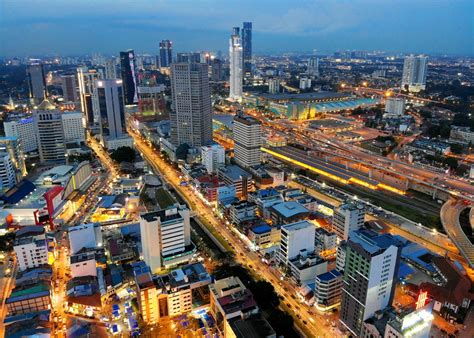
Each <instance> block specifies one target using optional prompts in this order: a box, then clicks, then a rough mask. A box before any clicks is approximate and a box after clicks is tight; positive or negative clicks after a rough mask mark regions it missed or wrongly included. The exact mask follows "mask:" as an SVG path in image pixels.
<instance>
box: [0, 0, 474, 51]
mask: <svg viewBox="0 0 474 338" xmlns="http://www.w3.org/2000/svg"><path fill="white" fill-rule="evenodd" d="M102 4H103V6H101V7H97V6H96V4H93V3H91V2H87V1H86V2H84V1H81V2H77V1H75V2H68V3H67V5H66V4H62V3H54V2H51V3H49V2H48V1H46V3H45V2H42V3H41V6H39V5H38V4H37V3H35V2H33V1H17V2H12V1H9V2H6V3H4V4H3V6H2V7H3V8H2V9H3V10H2V12H3V17H2V16H1V15H0V18H1V19H2V22H3V24H2V27H1V28H0V32H1V36H2V37H4V38H3V39H2V41H1V43H0V46H1V47H0V55H2V56H13V55H22V56H26V55H42V54H57V53H59V51H62V52H64V53H66V54H78V53H93V52H101V53H112V54H116V53H118V51H120V50H125V49H127V48H134V49H135V50H137V51H140V52H149V53H156V52H157V51H158V42H159V41H160V40H161V39H170V40H172V41H173V43H174V46H173V48H174V49H175V50H176V51H189V50H201V49H202V48H207V49H208V50H222V51H225V50H226V42H227V37H228V30H229V24H228V19H229V18H231V20H232V21H233V22H243V21H250V22H253V26H254V27H253V31H254V43H253V45H254V46H253V49H254V52H255V53H266V52H283V51H311V50H313V49H317V50H318V51H320V52H330V51H334V50H341V49H352V50H354V49H361V50H386V51H389V52H406V53H409V52H413V53H421V52H424V53H432V54H433V53H435V54H436V53H441V54H443V53H447V54H469V55H472V54H473V48H472V44H469V43H466V42H467V41H469V40H472V23H471V22H470V18H471V15H470V13H472V10H473V8H472V7H473V5H472V4H471V3H470V2H469V1H458V2H457V4H456V6H452V5H451V3H450V2H449V1H444V0H441V1H437V2H436V4H433V3H432V2H429V1H425V0H417V1H401V2H398V3H397V6H396V7H394V6H392V5H391V4H390V3H382V4H380V3H378V2H375V1H372V0H357V1H351V2H348V1H334V2H322V1H303V2H301V3H298V5H296V6H293V4H292V3H289V2H286V1H278V2H276V3H275V2H272V3H271V6H270V4H269V3H268V2H261V3H258V4H254V3H253V2H250V1H244V2H239V4H232V3H231V4H223V3H222V4H221V3H217V2H215V1H210V0H209V1H205V3H204V4H203V5H202V6H192V5H191V4H190V3H189V2H188V1H181V2H179V3H178V4H176V3H173V4H172V3H171V2H165V1H163V2H158V3H150V2H147V1H143V0H142V1H139V2H138V4H137V3H135V4H134V6H126V5H125V2H119V3H117V2H113V3H112V2H111V1H108V0H105V1H102ZM50 5H52V6H54V8H55V9H56V10H55V11H54V13H58V14H52V11H50V10H49V8H50V7H51V6H50ZM46 9H48V10H46ZM25 22H28V23H29V24H28V25H25ZM439 22H444V23H445V24H443V25H439V24H438V23H439ZM19 25H21V29H20V27H19ZM470 26H471V29H469V27H470ZM427 27H429V29H426V28H427ZM118 36H120V39H118V38H117V37H118ZM19 41H22V42H21V43H19ZM440 41H443V43H439V42H440ZM104 42H105V43H104Z"/></svg>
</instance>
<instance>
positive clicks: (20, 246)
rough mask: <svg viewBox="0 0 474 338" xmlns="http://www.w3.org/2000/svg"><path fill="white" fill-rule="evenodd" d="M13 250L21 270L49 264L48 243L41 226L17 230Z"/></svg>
mask: <svg viewBox="0 0 474 338" xmlns="http://www.w3.org/2000/svg"><path fill="white" fill-rule="evenodd" d="M13 250H14V251H15V255H16V258H17V260H18V266H19V269H20V271H24V270H26V269H29V268H35V267H38V266H41V265H44V264H48V244H47V241H46V236H45V234H44V230H43V228H41V227H26V228H25V229H21V230H19V231H17V233H16V239H15V243H14V244H13Z"/></svg>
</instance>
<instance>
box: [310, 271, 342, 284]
mask: <svg viewBox="0 0 474 338" xmlns="http://www.w3.org/2000/svg"><path fill="white" fill-rule="evenodd" d="M341 276H342V274H341V273H340V272H339V271H337V270H336V269H334V270H331V271H328V272H325V273H322V274H320V275H317V276H316V279H319V280H321V281H323V282H329V281H331V280H333V279H336V278H338V277H341Z"/></svg>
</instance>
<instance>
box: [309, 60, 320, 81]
mask: <svg viewBox="0 0 474 338" xmlns="http://www.w3.org/2000/svg"><path fill="white" fill-rule="evenodd" d="M306 73H307V74H308V75H309V76H319V59H318V58H317V57H312V58H310V59H309V60H308V67H307V68H306Z"/></svg>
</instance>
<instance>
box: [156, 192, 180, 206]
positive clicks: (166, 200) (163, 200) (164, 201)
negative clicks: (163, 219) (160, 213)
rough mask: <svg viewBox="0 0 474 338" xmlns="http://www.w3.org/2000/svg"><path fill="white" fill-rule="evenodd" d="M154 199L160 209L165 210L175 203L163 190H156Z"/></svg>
mask: <svg viewBox="0 0 474 338" xmlns="http://www.w3.org/2000/svg"><path fill="white" fill-rule="evenodd" d="M155 198H156V203H158V205H159V206H160V208H161V209H166V208H168V207H170V206H172V205H173V204H175V203H176V202H175V200H174V199H173V197H172V196H171V195H170V193H169V192H168V191H166V190H165V189H164V188H158V189H156V192H155Z"/></svg>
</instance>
